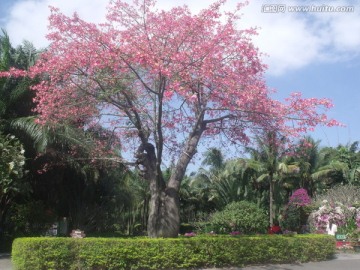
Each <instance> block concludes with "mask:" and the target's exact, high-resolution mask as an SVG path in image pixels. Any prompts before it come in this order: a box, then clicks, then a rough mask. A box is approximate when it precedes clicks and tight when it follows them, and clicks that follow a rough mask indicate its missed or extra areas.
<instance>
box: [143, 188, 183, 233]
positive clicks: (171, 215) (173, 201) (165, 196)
mask: <svg viewBox="0 0 360 270" xmlns="http://www.w3.org/2000/svg"><path fill="white" fill-rule="evenodd" d="M179 229H180V215H179V198H178V192H175V191H171V189H169V188H165V189H164V190H159V191H158V192H156V193H152V194H151V199H150V211H149V221H148V236H149V237H177V236H178V233H179Z"/></svg>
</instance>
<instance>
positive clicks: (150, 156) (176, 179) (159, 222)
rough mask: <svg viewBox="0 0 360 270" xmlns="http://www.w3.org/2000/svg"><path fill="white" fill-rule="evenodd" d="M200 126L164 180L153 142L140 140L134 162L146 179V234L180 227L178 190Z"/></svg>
mask: <svg viewBox="0 0 360 270" xmlns="http://www.w3.org/2000/svg"><path fill="white" fill-rule="evenodd" d="M203 130H204V129H203V128H201V129H198V130H195V131H194V132H193V133H192V134H191V135H190V136H189V139H188V141H187V143H186V144H185V147H184V151H183V152H182V153H181V155H180V157H179V160H178V162H177V163H176V165H175V167H174V169H173V170H172V172H171V176H170V179H169V182H168V183H167V185H166V184H165V182H164V180H163V177H162V173H161V169H160V166H159V164H158V162H157V157H156V155H155V149H154V146H153V145H151V144H150V143H146V144H143V145H142V146H141V147H140V148H139V150H138V155H137V157H138V163H139V164H141V165H142V166H143V170H142V171H143V177H144V179H146V180H147V181H149V183H150V196H151V198H150V203H149V219H148V236H149V237H177V236H178V234H179V229H180V210H179V204H180V203H179V190H180V184H181V181H182V179H183V177H184V175H185V171H186V168H187V166H188V164H189V162H190V160H191V158H192V157H193V155H194V154H195V152H196V148H197V145H198V142H199V140H200V137H201V134H202V132H203Z"/></svg>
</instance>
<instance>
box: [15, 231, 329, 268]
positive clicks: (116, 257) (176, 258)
mask: <svg viewBox="0 0 360 270" xmlns="http://www.w3.org/2000/svg"><path fill="white" fill-rule="evenodd" d="M334 253H335V239H334V238H333V237H331V236H328V235H298V236H294V237H286V236H281V235H262V236H236V237H231V236H196V237H191V238H176V239H148V238H132V239H116V238H84V239H72V238H46V237H43V238H18V239H16V240H15V241H14V244H13V251H12V260H13V264H14V266H15V269H18V270H25V269H26V270H27V269H32V270H41V269H47V270H60V269H69V270H72V269H73V270H75V269H82V270H85V269H88V270H95V269H96V270H102V269H104V270H105V269H109V270H111V269H186V268H202V267H227V266H243V265H248V264H261V263H292V262H299V261H300V262H306V261H319V260H325V259H327V258H329V257H331V256H333V254H334Z"/></svg>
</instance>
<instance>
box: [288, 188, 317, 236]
mask: <svg viewBox="0 0 360 270" xmlns="http://www.w3.org/2000/svg"><path fill="white" fill-rule="evenodd" d="M310 203H311V199H310V197H309V195H308V193H307V191H306V189H304V188H300V189H297V190H295V191H294V193H293V194H292V195H291V197H290V198H289V202H288V204H287V206H286V208H285V210H284V215H283V218H282V220H281V226H282V227H283V229H287V230H290V231H297V232H300V231H301V228H302V226H303V225H304V224H305V223H306V220H307V216H308V213H307V211H306V210H305V209H304V208H305V207H306V206H308V205H309V204H310Z"/></svg>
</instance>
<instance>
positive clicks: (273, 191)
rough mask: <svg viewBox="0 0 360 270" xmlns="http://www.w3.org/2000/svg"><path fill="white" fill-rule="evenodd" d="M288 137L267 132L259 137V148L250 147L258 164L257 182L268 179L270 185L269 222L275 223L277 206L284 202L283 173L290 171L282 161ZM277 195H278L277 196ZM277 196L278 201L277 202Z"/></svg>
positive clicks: (252, 156)
mask: <svg viewBox="0 0 360 270" xmlns="http://www.w3.org/2000/svg"><path fill="white" fill-rule="evenodd" d="M285 142H286V139H285V138H284V137H281V136H280V135H279V134H277V133H276V132H265V133H264V134H263V135H262V136H258V137H257V148H251V147H248V148H247V151H248V152H249V153H250V155H251V158H252V159H253V160H254V162H256V163H257V164H258V166H257V167H258V168H259V176H258V177H257V182H264V181H266V182H267V183H268V185H269V223H270V226H272V225H273V221H274V218H275V211H276V209H275V206H277V207H276V208H278V206H279V205H281V204H282V203H283V200H284V195H283V193H282V190H281V188H280V187H281V184H282V183H281V182H282V179H283V175H284V174H287V173H288V172H289V169H288V166H287V164H286V163H282V162H280V160H281V157H283V156H284V155H285V154H286V151H287V150H286V149H285V148H284V146H285ZM275 195H276V196H275ZM274 198H276V200H277V202H275V200H274Z"/></svg>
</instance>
